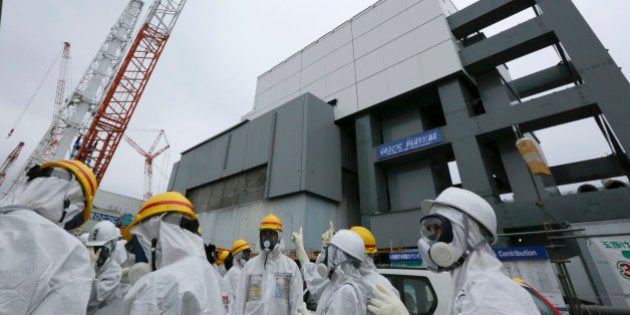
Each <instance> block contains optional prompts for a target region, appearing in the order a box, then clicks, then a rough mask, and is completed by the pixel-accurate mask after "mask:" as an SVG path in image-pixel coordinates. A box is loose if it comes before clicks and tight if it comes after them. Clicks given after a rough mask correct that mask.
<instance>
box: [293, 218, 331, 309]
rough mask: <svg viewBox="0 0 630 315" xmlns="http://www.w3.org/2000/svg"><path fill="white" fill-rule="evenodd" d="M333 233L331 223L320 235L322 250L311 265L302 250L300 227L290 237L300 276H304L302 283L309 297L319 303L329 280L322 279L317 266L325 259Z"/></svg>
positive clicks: (302, 242) (304, 251)
mask: <svg viewBox="0 0 630 315" xmlns="http://www.w3.org/2000/svg"><path fill="white" fill-rule="evenodd" d="M334 233H335V228H334V226H333V223H332V221H331V222H330V228H329V229H328V230H326V231H325V232H324V233H323V234H322V249H321V251H320V253H319V255H317V258H316V259H315V263H312V262H311V261H310V259H309V258H308V255H307V254H306V250H305V249H304V241H303V234H302V227H300V232H299V233H295V232H294V233H293V234H292V235H291V241H292V242H293V244H294V245H295V253H296V255H297V257H298V260H299V261H300V265H301V266H302V274H303V275H304V282H305V283H306V288H307V289H308V291H309V293H310V297H311V298H312V299H313V300H314V301H316V302H317V301H319V298H320V296H321V294H322V292H324V289H325V288H326V286H327V285H328V283H329V279H328V278H327V277H322V276H321V275H320V274H319V272H318V271H317V266H318V265H320V264H322V263H323V260H324V259H325V256H324V253H325V252H326V247H327V246H328V243H329V242H330V240H331V239H332V236H333V234H334Z"/></svg>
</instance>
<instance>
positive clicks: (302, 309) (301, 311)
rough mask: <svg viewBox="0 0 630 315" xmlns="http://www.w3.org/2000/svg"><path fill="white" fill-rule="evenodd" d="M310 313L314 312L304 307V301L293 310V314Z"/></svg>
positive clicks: (304, 314)
mask: <svg viewBox="0 0 630 315" xmlns="http://www.w3.org/2000/svg"><path fill="white" fill-rule="evenodd" d="M310 314H314V313H313V312H311V311H309V310H308V309H307V308H306V303H304V302H302V305H300V307H298V309H297V310H296V311H295V315H310Z"/></svg>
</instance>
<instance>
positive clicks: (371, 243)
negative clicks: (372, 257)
mask: <svg viewBox="0 0 630 315" xmlns="http://www.w3.org/2000/svg"><path fill="white" fill-rule="evenodd" d="M350 231H352V232H354V233H357V234H359V236H361V239H362V240H363V244H365V253H366V254H374V253H376V238H374V234H372V232H370V230H368V229H366V228H364V227H362V226H353V227H351V228H350Z"/></svg>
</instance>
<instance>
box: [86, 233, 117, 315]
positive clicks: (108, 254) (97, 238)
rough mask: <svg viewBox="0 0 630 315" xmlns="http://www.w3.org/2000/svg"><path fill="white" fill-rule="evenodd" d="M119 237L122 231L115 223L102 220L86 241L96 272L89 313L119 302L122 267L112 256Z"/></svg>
mask: <svg viewBox="0 0 630 315" xmlns="http://www.w3.org/2000/svg"><path fill="white" fill-rule="evenodd" d="M119 237H120V231H119V230H118V228H116V226H115V225H114V224H113V223H111V222H109V221H101V222H99V223H97V224H96V225H94V228H92V232H91V233H90V236H89V238H88V241H87V242H86V243H85V246H87V247H88V250H89V251H90V258H91V264H92V268H93V269H94V271H95V272H96V277H95V278H94V281H93V282H92V291H91V293H90V301H89V302H88V308H87V313H88V314H94V313H96V311H97V310H99V309H102V308H104V307H106V306H107V305H108V304H112V303H116V302H119V301H116V299H117V298H118V294H117V293H118V290H119V288H120V285H121V282H120V280H121V278H122V269H121V268H120V265H118V263H117V262H116V261H115V260H114V259H113V257H112V253H113V252H114V250H115V249H116V242H117V241H118V238H119Z"/></svg>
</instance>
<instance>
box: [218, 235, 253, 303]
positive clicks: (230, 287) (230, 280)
mask: <svg viewBox="0 0 630 315" xmlns="http://www.w3.org/2000/svg"><path fill="white" fill-rule="evenodd" d="M251 253H252V250H251V246H249V243H247V241H245V240H244V239H238V240H236V241H235V242H234V244H232V256H233V257H234V259H233V261H234V264H233V265H232V268H230V269H229V270H228V271H227V273H225V276H224V277H223V279H224V280H225V282H226V286H227V291H228V293H229V294H230V298H231V299H232V301H236V290H237V289H238V283H239V282H240V281H241V273H242V272H243V267H244V266H245V264H246V263H247V262H248V261H249V257H250V255H251Z"/></svg>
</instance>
